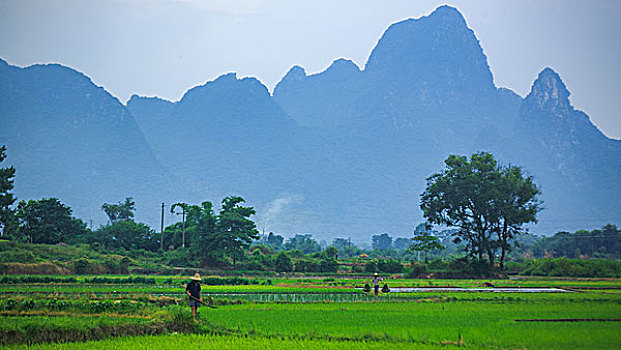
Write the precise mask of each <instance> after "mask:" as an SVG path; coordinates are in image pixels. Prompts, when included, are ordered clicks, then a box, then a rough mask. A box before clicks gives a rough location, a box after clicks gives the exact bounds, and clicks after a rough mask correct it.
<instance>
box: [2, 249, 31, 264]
mask: <svg viewBox="0 0 621 350" xmlns="http://www.w3.org/2000/svg"><path fill="white" fill-rule="evenodd" d="M36 260H37V259H36V257H35V255H34V254H33V253H32V252H31V251H27V250H21V249H20V250H6V251H1V252H0V262H18V263H25V264H28V263H33V262H35V261H36Z"/></svg>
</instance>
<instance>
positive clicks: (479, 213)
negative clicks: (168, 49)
mask: <svg viewBox="0 0 621 350" xmlns="http://www.w3.org/2000/svg"><path fill="white" fill-rule="evenodd" d="M5 152H6V147H4V146H2V147H1V148H0V162H2V161H3V160H4V159H5V158H6V153H5ZM14 176H15V169H14V168H13V167H7V168H0V229H1V232H2V235H3V237H4V238H9V239H14V240H19V241H24V242H29V243H48V244H54V243H60V242H64V243H89V244H91V245H93V246H96V247H97V246H99V247H102V248H104V249H122V250H126V251H137V250H144V251H150V252H156V251H158V250H160V249H161V248H164V249H163V250H164V251H176V252H177V253H176V254H177V258H176V260H175V261H176V262H177V263H181V264H185V265H192V264H198V265H199V266H228V265H232V266H233V268H236V267H237V265H238V262H240V261H242V262H243V264H245V265H248V264H250V265H252V266H254V267H256V268H259V269H260V268H273V269H280V270H283V271H292V270H294V269H295V266H293V265H294V264H293V263H292V261H291V259H292V258H293V259H294V260H295V261H296V264H297V265H298V267H297V270H306V271H324V270H334V269H335V266H337V264H336V261H337V260H338V259H347V258H353V257H359V256H361V255H363V254H364V255H367V256H369V257H371V258H379V259H381V260H382V261H384V262H390V261H393V259H396V260H395V261H399V260H401V261H403V260H405V261H407V260H412V259H415V260H417V261H420V260H421V259H424V260H425V262H427V261H428V260H429V258H437V257H446V256H448V255H451V256H455V257H458V256H460V254H463V253H465V257H466V259H467V261H470V262H472V263H473V264H475V265H477V266H479V267H481V266H483V263H485V264H486V267H485V268H484V269H483V270H485V271H487V272H493V271H503V270H504V268H505V260H506V259H507V257H511V258H514V259H515V258H516V257H517V258H518V259H519V256H518V254H526V253H525V247H530V252H531V253H532V255H533V256H538V255H542V256H551V257H556V256H567V257H572V258H580V257H612V258H618V254H619V253H618V252H619V251H621V249H620V248H621V243H620V241H619V231H618V230H617V228H616V226H614V225H607V226H604V227H603V228H602V229H601V230H594V231H578V232H575V233H573V234H572V233H567V232H560V233H557V234H555V235H554V236H552V237H547V238H543V239H539V238H536V237H535V236H532V235H526V234H527V233H528V231H527V230H526V229H525V225H526V224H529V223H536V222H537V213H538V212H539V211H540V210H541V209H542V202H541V200H540V199H539V196H540V194H541V192H540V190H539V188H538V187H537V186H536V184H535V183H534V181H533V177H532V176H530V175H527V174H525V172H524V171H523V170H522V169H521V168H520V167H517V166H502V165H499V164H498V162H497V161H496V160H495V159H494V157H493V156H492V155H491V154H489V153H485V152H479V153H475V154H473V155H471V156H470V157H469V158H468V157H466V156H457V155H450V156H449V157H448V158H447V159H446V160H445V168H444V169H443V170H442V171H440V172H438V173H435V174H432V175H431V176H430V177H428V178H427V186H426V188H425V191H424V192H423V193H422V194H421V196H420V209H421V210H422V211H423V216H424V217H425V219H426V222H425V223H421V224H420V225H418V226H417V227H416V228H415V229H414V230H413V234H412V237H409V238H404V237H399V238H396V239H393V237H391V236H390V234H389V233H381V234H377V235H374V236H373V237H372V240H371V247H372V249H362V248H360V247H358V246H356V244H354V243H352V242H351V240H349V239H346V238H339V237H337V238H334V240H333V241H332V242H331V245H329V246H327V244H325V245H324V246H322V245H321V244H320V243H319V242H317V241H316V240H314V239H313V238H312V236H311V235H304V234H297V235H294V236H292V237H290V238H289V239H287V240H285V238H284V237H283V236H281V235H278V234H274V233H271V232H270V233H269V234H267V235H263V236H261V235H259V232H258V231H257V228H256V224H255V223H254V221H253V220H252V219H251V217H252V216H253V215H255V213H256V212H255V209H254V208H252V207H250V206H245V201H244V199H243V198H242V197H239V196H228V197H226V198H224V199H222V201H221V202H220V209H219V210H218V211H217V212H216V210H215V209H214V204H213V203H212V202H210V201H205V202H202V203H201V204H189V203H175V204H173V205H172V206H171V208H170V210H171V213H175V214H178V215H180V216H181V221H180V222H177V223H174V224H172V225H169V226H168V227H166V228H165V230H164V232H163V233H161V234H159V233H156V232H155V231H154V230H153V229H152V228H150V227H149V226H148V225H146V224H143V223H139V222H136V221H135V220H134V212H135V202H134V200H133V198H131V197H127V198H125V200H124V201H119V202H117V203H103V204H102V206H101V209H102V210H103V211H104V212H105V214H106V215H107V217H108V223H106V224H105V225H102V226H101V227H99V228H98V229H96V230H90V229H88V228H87V225H86V224H85V223H84V222H83V221H82V220H80V219H79V218H76V217H74V216H73V215H72V210H71V208H70V207H68V206H67V205H65V204H63V203H62V202H61V201H60V200H58V199H57V198H43V199H41V200H29V201H20V202H19V203H17V204H16V205H14V204H15V202H16V198H15V197H14V196H13V194H12V193H11V190H12V189H13V178H14ZM434 228H440V230H439V231H438V230H435V229H434ZM519 242H522V244H521V245H520V244H519ZM533 242H535V243H533ZM531 243H532V244H531ZM249 248H250V249H249ZM615 254H616V255H615ZM421 255H422V257H421ZM388 265H390V264H388ZM388 265H386V266H388Z"/></svg>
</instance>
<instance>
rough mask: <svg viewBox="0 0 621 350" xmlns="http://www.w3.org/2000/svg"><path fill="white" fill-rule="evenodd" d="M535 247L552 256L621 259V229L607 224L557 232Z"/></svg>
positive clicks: (540, 251) (540, 252)
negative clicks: (599, 226) (590, 228)
mask: <svg viewBox="0 0 621 350" xmlns="http://www.w3.org/2000/svg"><path fill="white" fill-rule="evenodd" d="M536 248H537V249H538V250H539V254H545V253H547V254H549V255H551V256H552V257H567V258H582V257H591V258H609V259H621V230H619V229H618V228H617V227H616V226H615V225H611V224H608V225H605V226H604V227H602V228H601V229H596V230H593V231H587V230H579V231H576V232H574V233H569V232H557V233H556V234H554V236H552V237H545V238H543V239H542V240H541V242H538V246H537V247H536Z"/></svg>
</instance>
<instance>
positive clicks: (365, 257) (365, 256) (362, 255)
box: [360, 253, 369, 259]
mask: <svg viewBox="0 0 621 350" xmlns="http://www.w3.org/2000/svg"><path fill="white" fill-rule="evenodd" d="M368 257H369V256H368V255H366V254H365V253H362V254H360V259H367V258H368Z"/></svg>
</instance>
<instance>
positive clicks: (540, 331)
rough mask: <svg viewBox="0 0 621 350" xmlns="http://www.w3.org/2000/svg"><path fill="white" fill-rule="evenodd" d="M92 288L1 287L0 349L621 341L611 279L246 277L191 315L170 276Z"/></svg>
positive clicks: (89, 283)
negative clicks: (380, 287)
mask: <svg viewBox="0 0 621 350" xmlns="http://www.w3.org/2000/svg"><path fill="white" fill-rule="evenodd" d="M213 278H214V280H213V281H212V282H213V283H220V282H222V283H224V282H226V281H224V280H217V278H216V277H213ZM7 281H8V280H5V282H7ZM15 281H17V282H19V281H18V280H14V281H13V282H15ZM31 281H35V282H36V279H31ZM97 281H99V282H97ZM97 281H95V282H94V280H93V279H86V278H83V277H77V278H75V279H72V280H70V283H62V281H60V282H56V283H35V282H33V283H3V284H0V314H1V317H2V324H1V325H0V343H1V345H2V346H3V347H8V348H22V347H23V348H25V347H27V346H28V345H29V344H30V345H33V344H36V346H37V347H38V348H45V347H50V348H54V349H59V348H78V349H79V348H83V347H84V348H86V347H88V348H89V349H98V348H105V347H106V346H109V344H110V342H111V340H109V338H110V337H114V339H116V341H117V342H118V344H119V346H121V344H123V345H122V346H123V347H129V348H132V347H133V348H169V345H172V344H175V343H179V344H188V343H193V342H198V341H204V342H206V344H211V345H210V346H213V347H222V348H235V346H239V347H240V348H244V347H246V348H247V347H250V348H256V347H261V348H279V347H282V346H284V345H287V346H288V347H289V348H291V349H296V348H330V347H333V348H339V349H341V348H379V347H382V348H393V349H417V348H420V349H427V348H440V347H441V348H443V349H446V348H453V347H454V348H466V349H468V348H471V349H500V348H520V349H523V348H527V349H550V348H558V349H594V348H599V349H612V348H619V344H621V322H620V321H619V320H621V293H620V291H621V290H620V289H619V287H621V281H618V280H610V279H608V280H578V279H576V280H550V279H548V280H546V279H541V280H528V281H514V280H489V281H488V280H486V281H481V280H386V281H384V282H385V283H386V284H388V285H389V286H390V287H389V288H390V292H388V293H380V294H379V295H378V296H375V295H373V293H366V292H364V291H363V289H362V288H363V287H364V285H365V284H366V283H368V282H369V281H367V280H364V279H345V278H342V279H338V278H333V277H327V278H323V279H322V278H312V279H291V278H273V279H271V280H270V281H269V282H267V280H266V279H256V280H253V279H251V278H249V279H248V281H245V280H244V281H243V283H242V284H238V285H226V284H222V285H203V287H202V292H203V293H202V295H203V299H204V301H205V303H206V304H207V305H206V306H205V307H201V308H199V311H198V316H197V317H196V318H193V317H192V316H191V313H190V309H189V307H188V304H187V302H188V301H187V297H186V296H185V295H184V287H185V283H187V281H186V280H185V279H183V278H181V277H170V276H168V277H157V278H155V280H149V279H144V280H140V279H137V280H129V279H123V278H121V277H119V279H116V277H113V276H109V277H108V278H107V279H105V278H100V279H99V280H97ZM128 281H132V283H127V282H128ZM137 281H138V282H137ZM140 281H142V282H140ZM9 282H10V281H9ZM238 282H239V281H238ZM245 283H247V284H245ZM484 283H487V285H490V284H491V285H494V287H485V286H483V285H484ZM119 337H120V338H119ZM107 339H108V340H107ZM87 341H88V342H87ZM59 342H61V343H63V344H60V343H59ZM66 342H69V343H66ZM64 343H66V344H64ZM46 344H47V345H46ZM167 344H168V345H167Z"/></svg>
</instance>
